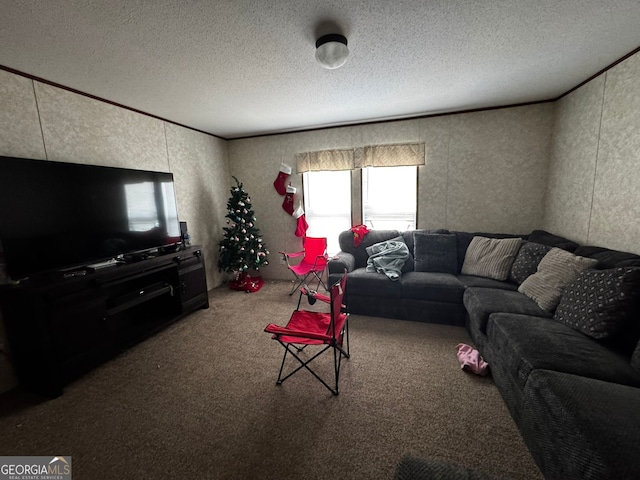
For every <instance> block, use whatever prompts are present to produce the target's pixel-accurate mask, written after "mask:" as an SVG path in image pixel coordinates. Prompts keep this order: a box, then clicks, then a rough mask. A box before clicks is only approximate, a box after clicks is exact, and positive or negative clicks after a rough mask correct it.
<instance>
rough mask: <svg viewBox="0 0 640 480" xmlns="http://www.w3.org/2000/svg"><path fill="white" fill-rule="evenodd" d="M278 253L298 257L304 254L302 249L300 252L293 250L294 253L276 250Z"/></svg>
mask: <svg viewBox="0 0 640 480" xmlns="http://www.w3.org/2000/svg"><path fill="white" fill-rule="evenodd" d="M278 253H279V254H280V255H284V256H285V257H291V258H296V257H299V256H301V255H304V250H302V251H301V252H294V253H289V252H278Z"/></svg>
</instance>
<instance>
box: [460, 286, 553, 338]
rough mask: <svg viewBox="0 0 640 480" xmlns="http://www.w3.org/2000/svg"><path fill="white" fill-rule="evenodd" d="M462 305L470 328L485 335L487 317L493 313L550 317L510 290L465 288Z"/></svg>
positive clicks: (519, 294) (531, 301) (528, 299)
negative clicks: (467, 316)
mask: <svg viewBox="0 0 640 480" xmlns="http://www.w3.org/2000/svg"><path fill="white" fill-rule="evenodd" d="M463 303H464V306H465V308H466V309H467V313H468V314H469V323H470V328H473V329H474V330H476V331H479V332H482V333H486V331H487V321H488V320H489V315H491V314H492V313H495V312H505V313H520V314H524V315H534V316H540V317H551V314H550V313H549V312H546V311H544V310H542V309H541V308H540V307H539V306H538V305H537V304H536V302H534V301H533V300H531V299H530V298H528V297H526V296H525V295H522V294H521V293H518V292H514V291H512V290H502V289H500V290H498V289H494V288H476V287H472V288H467V289H466V290H465V292H464V297H463Z"/></svg>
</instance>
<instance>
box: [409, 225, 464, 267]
mask: <svg viewBox="0 0 640 480" xmlns="http://www.w3.org/2000/svg"><path fill="white" fill-rule="evenodd" d="M457 268H458V254H457V251H456V236H455V235H453V234H427V233H421V232H414V233H413V269H414V270H415V271H416V272H438V273H451V274H454V275H455V273H456V269H457Z"/></svg>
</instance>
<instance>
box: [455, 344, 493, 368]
mask: <svg viewBox="0 0 640 480" xmlns="http://www.w3.org/2000/svg"><path fill="white" fill-rule="evenodd" d="M456 348H457V349H458V361H459V362H460V367H461V368H462V369H463V370H466V371H469V372H473V373H475V374H476V375H482V376H484V375H486V374H488V373H489V364H488V363H487V362H485V361H484V360H483V359H482V357H481V356H480V352H479V351H478V350H476V349H475V348H473V347H472V346H471V345H467V344H466V343H459V344H458V345H457V346H456Z"/></svg>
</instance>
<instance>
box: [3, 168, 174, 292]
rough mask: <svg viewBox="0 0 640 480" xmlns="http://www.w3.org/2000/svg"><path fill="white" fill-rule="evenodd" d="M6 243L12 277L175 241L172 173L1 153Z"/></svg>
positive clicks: (108, 257)
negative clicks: (20, 156) (14, 156)
mask: <svg viewBox="0 0 640 480" xmlns="http://www.w3.org/2000/svg"><path fill="white" fill-rule="evenodd" d="M0 242H1V244H0V250H3V251H4V258H5V263H6V269H7V273H8V274H9V276H10V277H11V278H12V279H13V280H20V279H24V278H25V277H29V276H33V275H35V274H40V273H44V272H51V271H59V270H63V269H67V268H74V267H79V266H86V265H90V264H92V263H98V262H102V261H105V260H109V259H112V258H117V257H119V256H126V255H132V254H139V253H141V252H149V251H151V250H154V249H157V248H161V247H169V246H172V245H176V244H178V243H180V225H179V222H178V213H177V208H176V198H175V193H174V185H173V175H172V174H171V173H165V172H151V171H143V170H133V169H126V168H113V167H102V166H95V165H82V164H75V163H65V162H54V161H46V160H32V159H24V158H13V157H1V156H0Z"/></svg>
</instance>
